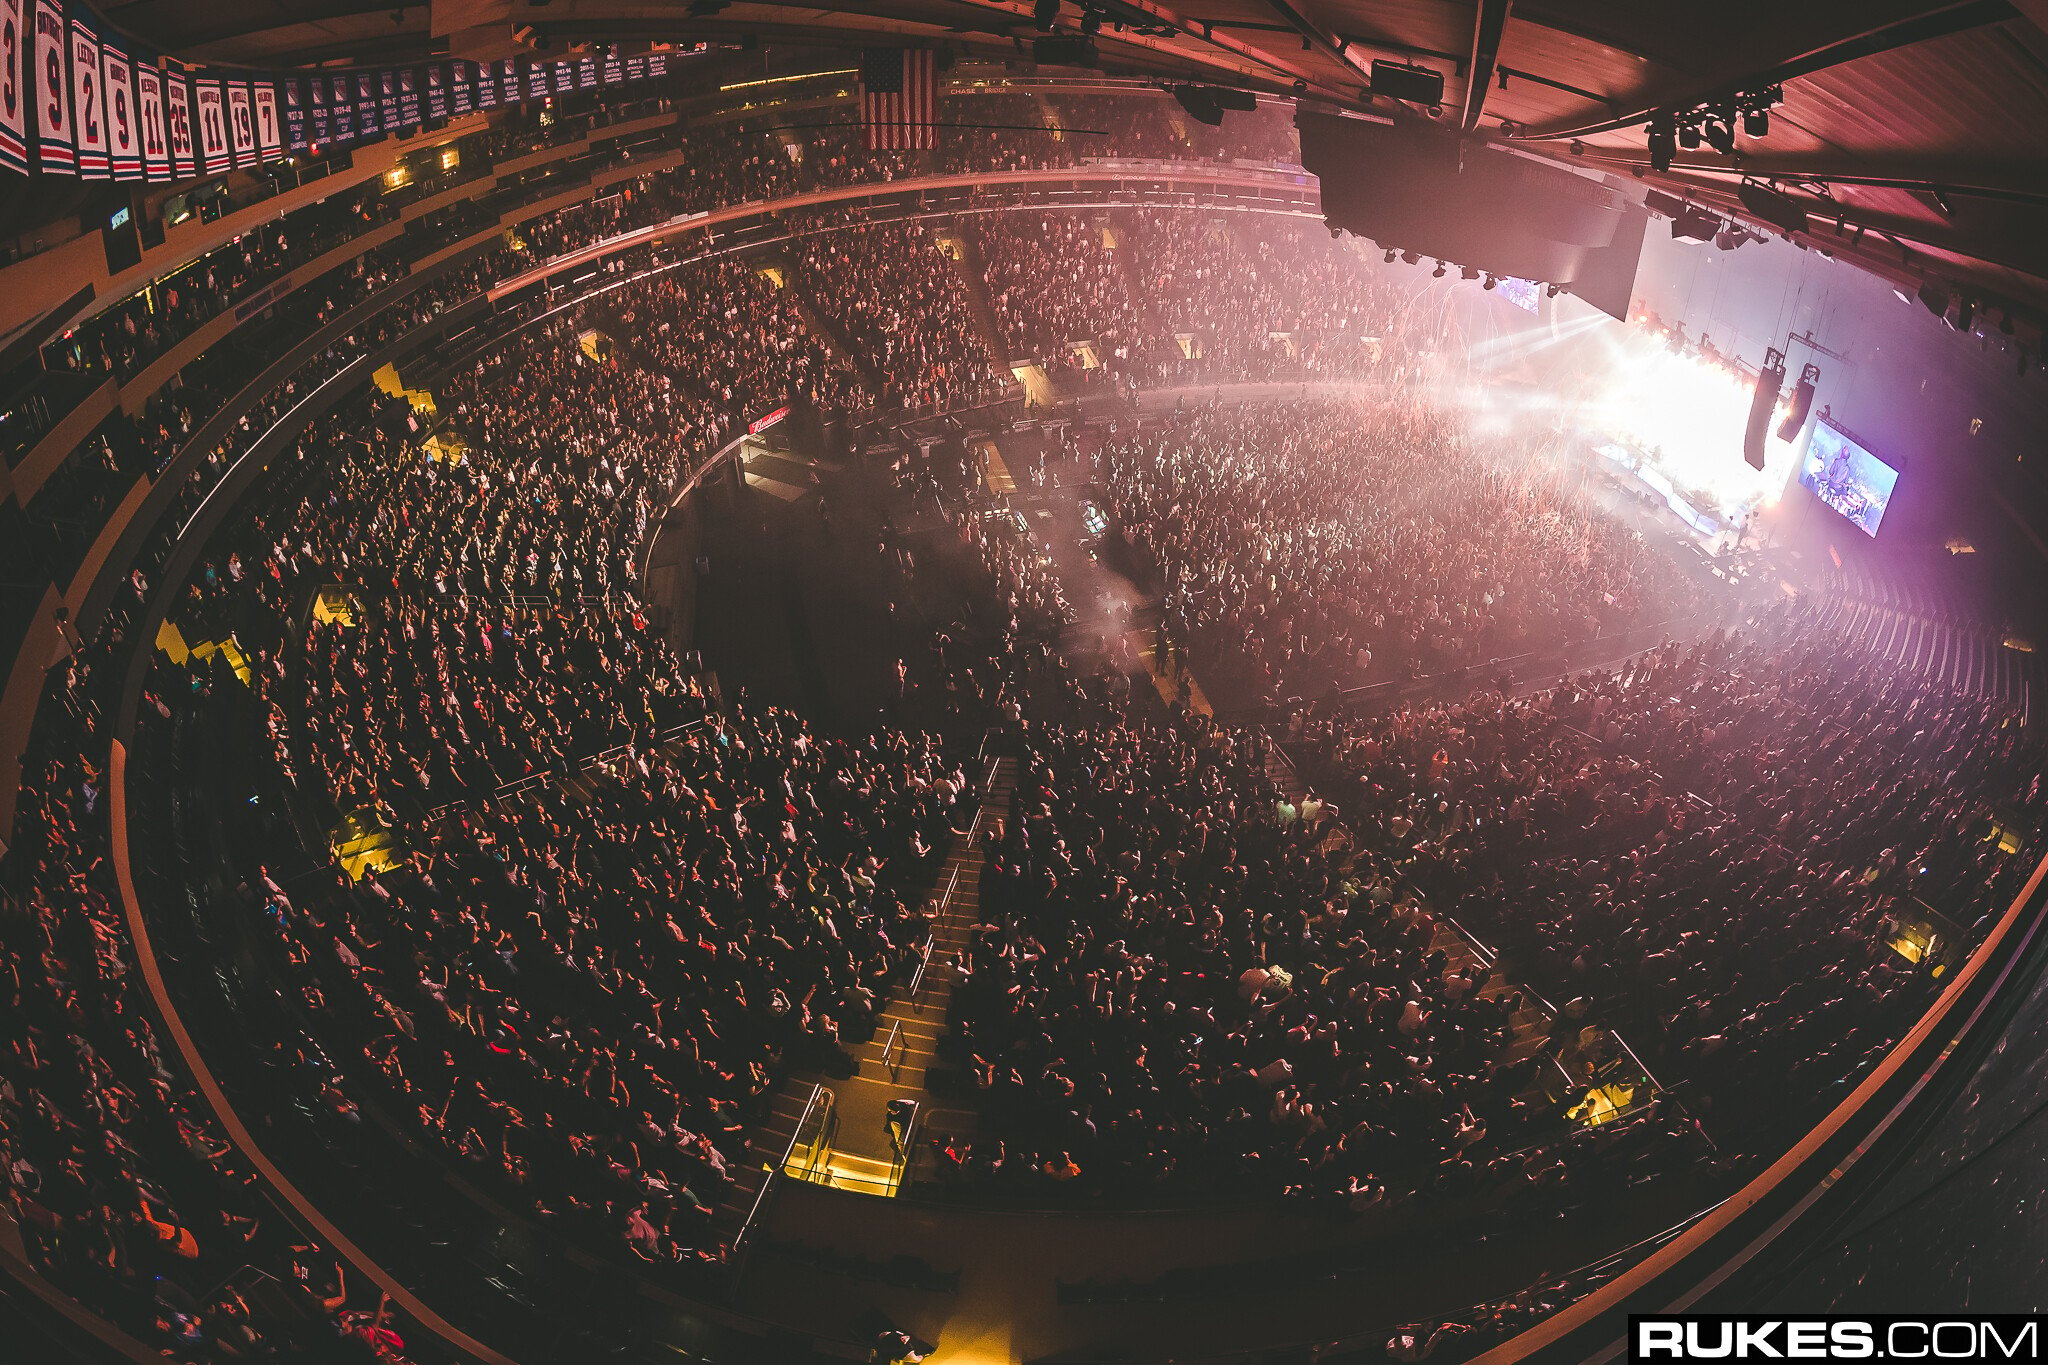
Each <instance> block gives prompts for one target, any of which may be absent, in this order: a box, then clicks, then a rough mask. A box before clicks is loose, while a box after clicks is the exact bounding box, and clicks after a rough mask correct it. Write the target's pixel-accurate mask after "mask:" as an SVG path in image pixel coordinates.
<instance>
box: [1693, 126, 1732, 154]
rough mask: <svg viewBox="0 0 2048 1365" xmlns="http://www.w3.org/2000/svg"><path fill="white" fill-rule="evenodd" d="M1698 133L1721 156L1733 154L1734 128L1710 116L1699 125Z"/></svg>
mask: <svg viewBox="0 0 2048 1365" xmlns="http://www.w3.org/2000/svg"><path fill="white" fill-rule="evenodd" d="M1700 133H1701V135H1702V136H1704V137H1705V138H1706V140H1707V145H1708V146H1709V147H1712V148H1713V149H1714V150H1715V151H1717V152H1719V153H1720V154H1721V155H1722V156H1733V155H1734V154H1735V130H1734V129H1733V128H1731V127H1730V126H1728V124H1726V123H1724V122H1722V121H1721V120H1720V119H1717V118H1710V119H1708V120H1707V121H1706V122H1705V123H1702V124H1701V125H1700Z"/></svg>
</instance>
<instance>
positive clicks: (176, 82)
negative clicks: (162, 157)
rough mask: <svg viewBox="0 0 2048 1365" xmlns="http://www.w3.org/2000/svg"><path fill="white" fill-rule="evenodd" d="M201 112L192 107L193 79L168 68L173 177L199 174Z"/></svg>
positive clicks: (167, 110)
mask: <svg viewBox="0 0 2048 1365" xmlns="http://www.w3.org/2000/svg"><path fill="white" fill-rule="evenodd" d="M197 120H198V115H197V113H195V112H194V110H193V107H192V81H191V78H190V77H188V76H187V75H186V74H185V73H184V72H182V71H179V70H176V69H175V68H166V69H165V71H164V136H165V139H166V140H167V141H168V142H169V143H170V148H171V178H172V179H173V180H183V179H185V178H186V177H187V176H194V175H197V174H199V132H198V124H197Z"/></svg>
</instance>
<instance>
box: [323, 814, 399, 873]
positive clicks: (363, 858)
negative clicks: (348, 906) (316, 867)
mask: <svg viewBox="0 0 2048 1365" xmlns="http://www.w3.org/2000/svg"><path fill="white" fill-rule="evenodd" d="M327 842H328V844H329V846H330V847H332V848H333V850H334V857H335V861H337V862H339V863H340V864H341V867H342V870H343V871H344V872H346V873H348V877H349V880H350V881H355V882H359V881H361V880H362V879H363V874H364V873H365V872H371V871H374V872H377V873H378V874H380V875H381V874H383V873H385V872H389V871H390V870H391V869H392V868H395V867H398V866H401V865H402V864H403V863H404V862H405V856H406V850H405V844H404V843H403V842H402V841H401V840H400V839H399V837H398V835H397V834H396V833H394V832H393V831H392V830H390V829H388V828H386V826H385V825H384V822H383V821H382V820H380V819H378V818H377V814H376V811H375V810H374V809H373V808H372V807H369V806H359V807H357V808H356V809H355V810H352V811H350V812H349V813H348V814H347V815H346V816H343V817H342V821H341V823H340V824H338V825H336V826H335V827H334V828H333V830H332V831H330V832H329V833H328V836H327Z"/></svg>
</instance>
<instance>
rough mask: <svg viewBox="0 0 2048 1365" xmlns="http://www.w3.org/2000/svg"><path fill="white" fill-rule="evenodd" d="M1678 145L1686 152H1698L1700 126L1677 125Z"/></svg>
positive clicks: (1689, 124)
mask: <svg viewBox="0 0 2048 1365" xmlns="http://www.w3.org/2000/svg"><path fill="white" fill-rule="evenodd" d="M1678 145H1679V146H1681V147H1683V148H1685V150H1687V151H1688V152H1696V151H1698V150H1699V149H1700V126H1699V125H1698V124H1697V123H1681V124H1679V125H1678Z"/></svg>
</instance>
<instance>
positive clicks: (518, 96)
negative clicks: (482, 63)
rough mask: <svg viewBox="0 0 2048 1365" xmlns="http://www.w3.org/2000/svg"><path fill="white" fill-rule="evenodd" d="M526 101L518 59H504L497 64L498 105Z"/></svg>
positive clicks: (524, 86) (524, 83)
mask: <svg viewBox="0 0 2048 1365" xmlns="http://www.w3.org/2000/svg"><path fill="white" fill-rule="evenodd" d="M525 99H526V82H525V80H524V79H523V78H522V77H521V76H520V73H519V59H518V58H517V57H506V58H503V59H502V60H500V61H499V62H498V103H500V104H520V103H523V102H524V101H525Z"/></svg>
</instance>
